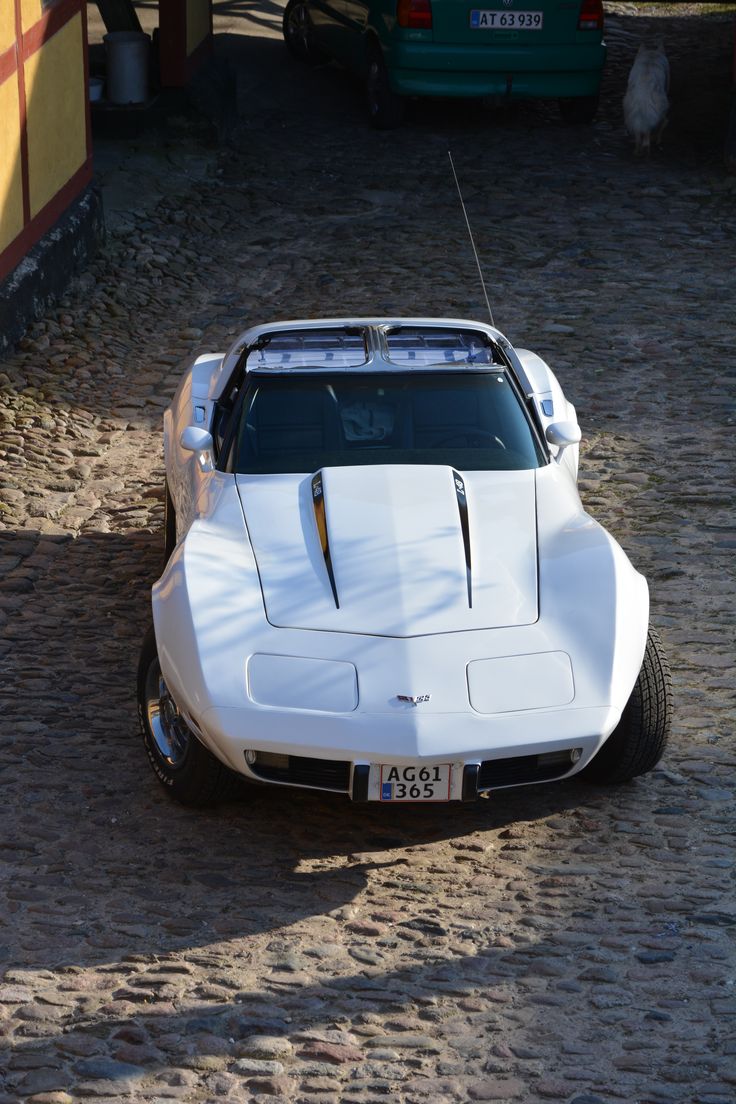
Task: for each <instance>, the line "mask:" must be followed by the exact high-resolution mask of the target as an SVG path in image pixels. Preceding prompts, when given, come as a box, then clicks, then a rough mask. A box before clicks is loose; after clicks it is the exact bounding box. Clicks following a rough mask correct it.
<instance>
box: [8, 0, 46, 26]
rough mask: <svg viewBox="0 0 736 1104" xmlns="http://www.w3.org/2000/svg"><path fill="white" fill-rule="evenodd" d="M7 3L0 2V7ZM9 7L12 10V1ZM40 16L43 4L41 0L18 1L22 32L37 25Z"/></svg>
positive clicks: (11, 0)
mask: <svg viewBox="0 0 736 1104" xmlns="http://www.w3.org/2000/svg"><path fill="white" fill-rule="evenodd" d="M7 3H8V0H0V5H3V4H7ZM10 6H11V8H12V6H13V0H10ZM42 15H43V4H42V3H41V0H20V22H21V26H22V27H23V30H24V31H27V30H28V29H29V27H32V26H33V24H34V23H38V21H39V19H40V18H41V16H42Z"/></svg>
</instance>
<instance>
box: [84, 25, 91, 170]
mask: <svg viewBox="0 0 736 1104" xmlns="http://www.w3.org/2000/svg"><path fill="white" fill-rule="evenodd" d="M82 53H83V55H84V129H85V134H86V137H87V142H86V145H87V157H91V156H92V114H91V108H90V106H89V49H88V48H87V5H86V4H85V5H84V7H83V8H82Z"/></svg>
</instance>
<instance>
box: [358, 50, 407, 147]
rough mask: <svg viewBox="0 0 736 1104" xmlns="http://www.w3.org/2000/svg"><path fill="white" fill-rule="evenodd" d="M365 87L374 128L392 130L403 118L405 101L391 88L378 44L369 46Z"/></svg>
mask: <svg viewBox="0 0 736 1104" xmlns="http://www.w3.org/2000/svg"><path fill="white" fill-rule="evenodd" d="M365 88H366V96H367V99H368V113H369V115H370V119H371V125H372V126H374V127H375V128H376V130H393V129H394V127H397V126H399V125H400V124H401V121H402V119H403V118H404V110H405V101H404V97H403V96H398V95H397V94H396V93H395V92H394V91H393V89H392V88H391V82H390V81H389V77H388V69H387V68H386V62H385V61H384V60H383V54H382V53H381V49H380V47H379V46H372V47H370V50H369V53H368V72H367V74H366V82H365Z"/></svg>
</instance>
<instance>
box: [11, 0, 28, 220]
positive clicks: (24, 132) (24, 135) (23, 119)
mask: <svg viewBox="0 0 736 1104" xmlns="http://www.w3.org/2000/svg"><path fill="white" fill-rule="evenodd" d="M22 25H23V24H22V21H21V12H20V0H15V38H16V41H17V42H21V41H22V33H21V27H22ZM18 105H19V109H20V177H21V187H22V190H23V222H24V224H25V225H26V226H27V225H28V223H29V222H30V221H31V191H30V187H29V185H28V117H27V114H26V80H25V74H24V72H23V65H22V64H19V65H18Z"/></svg>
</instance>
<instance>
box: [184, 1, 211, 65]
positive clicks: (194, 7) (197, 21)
mask: <svg viewBox="0 0 736 1104" xmlns="http://www.w3.org/2000/svg"><path fill="white" fill-rule="evenodd" d="M209 33H210V0H187V56H189V54H193V53H194V51H195V50H196V49H197V47H198V46H199V44H200V42H201V41H202V39H203V38H205V37H206V36H207V35H208V34H209Z"/></svg>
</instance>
